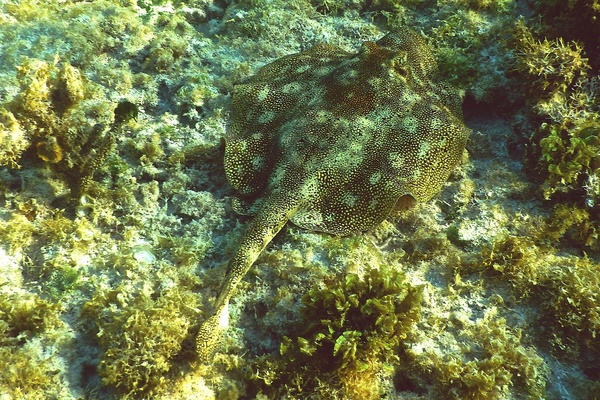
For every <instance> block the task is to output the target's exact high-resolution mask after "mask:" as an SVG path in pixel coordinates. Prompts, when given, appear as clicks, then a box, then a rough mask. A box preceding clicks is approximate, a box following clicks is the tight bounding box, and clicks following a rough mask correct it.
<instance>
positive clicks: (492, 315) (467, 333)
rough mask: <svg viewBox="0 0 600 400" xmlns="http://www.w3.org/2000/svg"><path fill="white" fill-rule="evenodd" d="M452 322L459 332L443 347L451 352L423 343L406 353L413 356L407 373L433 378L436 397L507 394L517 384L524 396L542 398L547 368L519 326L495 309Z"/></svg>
mask: <svg viewBox="0 0 600 400" xmlns="http://www.w3.org/2000/svg"><path fill="white" fill-rule="evenodd" d="M453 323H454V324H456V325H457V326H455V327H456V328H457V329H458V331H459V332H460V333H459V334H458V335H456V338H455V341H454V342H451V343H448V344H447V346H451V348H453V349H454V351H451V352H447V351H439V350H438V349H435V348H428V346H422V345H421V346H413V347H412V348H411V349H410V350H409V351H408V352H407V353H408V354H409V355H410V356H411V357H414V359H413V360H412V362H411V364H412V366H411V368H410V370H409V374H416V376H415V377H414V379H415V380H418V379H423V378H422V377H431V378H433V383H434V385H433V386H434V387H433V393H434V394H435V396H434V397H435V398H444V399H481V400H483V399H499V398H509V397H510V396H509V395H510V394H511V392H513V391H514V392H517V390H516V389H518V393H523V392H524V393H527V395H528V397H527V398H531V399H542V398H544V395H545V393H546V392H545V388H546V382H547V376H548V372H549V371H548V367H547V366H546V364H545V363H544V360H543V359H542V358H541V357H540V356H539V355H538V354H537V353H536V351H535V350H534V349H533V348H532V347H525V346H523V344H522V343H521V331H520V330H517V329H510V328H509V327H508V326H507V325H506V320H505V319H504V318H500V317H498V315H497V310H496V309H495V308H491V309H490V310H489V311H487V312H486V313H485V314H484V315H483V317H481V318H479V319H477V320H476V321H474V322H471V321H456V322H453ZM453 323H450V325H452V324H453ZM442 336H444V334H442Z"/></svg>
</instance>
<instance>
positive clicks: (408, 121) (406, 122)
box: [402, 115, 419, 135]
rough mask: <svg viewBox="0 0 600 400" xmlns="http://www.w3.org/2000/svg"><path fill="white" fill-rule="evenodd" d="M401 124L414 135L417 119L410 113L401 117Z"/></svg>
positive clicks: (416, 128)
mask: <svg viewBox="0 0 600 400" xmlns="http://www.w3.org/2000/svg"><path fill="white" fill-rule="evenodd" d="M402 126H403V127H404V129H406V130H407V131H408V132H410V133H411V134H413V135H414V134H415V133H417V131H418V129H419V121H418V120H417V119H416V118H415V117H413V116H412V115H408V116H406V117H404V118H403V119H402Z"/></svg>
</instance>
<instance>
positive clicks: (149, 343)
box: [82, 285, 197, 395]
mask: <svg viewBox="0 0 600 400" xmlns="http://www.w3.org/2000/svg"><path fill="white" fill-rule="evenodd" d="M196 302H197V300H196V298H195V296H193V295H192V294H191V293H189V292H183V291H178V290H176V289H171V290H167V291H165V292H164V293H158V292H155V291H154V290H153V289H152V288H150V287H149V286H148V285H143V286H142V287H141V288H138V289H131V288H124V287H120V288H117V289H115V290H108V291H103V290H99V291H98V292H97V293H96V295H94V297H93V298H92V299H91V300H90V301H88V302H87V303H86V304H85V305H84V307H83V310H82V315H83V316H84V317H85V318H87V319H89V320H91V321H93V322H94V323H95V325H96V330H95V333H96V336H97V338H98V342H99V347H100V349H101V351H102V354H101V356H100V364H99V366H98V375H99V376H100V377H101V378H102V382H103V383H104V384H106V385H111V386H113V387H116V388H117V389H118V390H120V391H122V392H125V393H127V394H128V395H142V394H144V395H148V394H151V393H157V392H158V391H160V390H161V389H164V388H165V386H164V384H165V383H167V382H168V379H166V376H167V375H168V374H169V373H170V372H171V373H172V372H173V370H174V369H175V365H176V363H175V360H174V359H175V357H176V356H178V355H179V354H180V353H182V349H183V347H184V342H185V339H186V338H187V337H188V329H189V328H190V324H191V322H192V321H194V320H195V319H196V318H197V316H196V315H195V312H194V310H195V307H194V304H195V303H196Z"/></svg>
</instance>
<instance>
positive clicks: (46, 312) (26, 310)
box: [0, 290, 59, 399]
mask: <svg viewBox="0 0 600 400" xmlns="http://www.w3.org/2000/svg"><path fill="white" fill-rule="evenodd" d="M57 311H58V306H57V305H56V304H54V303H52V302H48V301H46V300H43V299H41V298H40V297H39V296H37V295H33V294H29V293H27V294H24V293H19V294H17V293H7V292H6V291H4V290H0V360H2V364H3V367H2V370H1V371H0V392H1V393H3V394H5V395H8V396H9V397H8V398H15V399H17V398H18V399H22V398H43V397H46V396H47V395H48V393H50V392H52V389H53V388H55V387H56V385H57V383H58V382H57V378H58V374H57V373H58V372H59V371H56V368H53V366H52V363H51V362H50V361H49V360H47V359H46V358H45V357H43V356H42V355H41V354H40V353H41V348H40V347H39V346H37V345H35V344H34V342H35V341H36V340H37V339H38V338H39V336H40V335H42V334H43V333H44V332H45V331H47V330H49V329H51V328H53V327H54V326H55V325H57V324H58V319H57V318H56V313H57Z"/></svg>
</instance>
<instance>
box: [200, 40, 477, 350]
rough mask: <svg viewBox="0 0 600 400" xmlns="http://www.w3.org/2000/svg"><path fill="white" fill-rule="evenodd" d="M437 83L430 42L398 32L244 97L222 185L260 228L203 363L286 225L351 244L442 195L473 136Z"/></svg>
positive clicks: (244, 246) (206, 330) (249, 239)
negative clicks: (350, 238)
mask: <svg viewBox="0 0 600 400" xmlns="http://www.w3.org/2000/svg"><path fill="white" fill-rule="evenodd" d="M436 75H437V64H436V62H435V59H434V57H433V54H432V52H431V50H430V49H429V47H428V46H427V44H426V43H425V41H424V39H423V38H422V37H421V36H420V35H418V34H417V33H415V32H413V31H412V30H410V29H401V30H399V31H396V32H393V33H389V34H387V35H385V36H384V37H383V38H381V39H380V40H378V41H377V42H371V41H368V42H364V43H363V44H362V46H361V48H360V50H359V52H358V53H350V52H347V51H344V50H342V49H340V48H338V47H336V46H332V45H328V44H318V45H315V46H314V47H312V48H310V49H308V50H306V51H303V52H300V53H297V54H291V55H288V56H285V57H283V58H280V59H278V60H275V61H274V62H272V63H270V64H267V65H265V66H263V67H262V68H260V69H259V70H258V72H257V73H256V74H255V75H254V76H252V77H250V78H248V79H247V80H246V81H245V82H243V83H241V84H238V85H236V86H235V88H234V91H233V95H232V108H231V123H230V126H229V129H228V133H227V136H226V138H225V158H224V165H225V174H226V177H227V180H228V181H229V183H230V184H231V186H232V187H233V188H234V189H235V190H236V191H237V192H238V194H239V197H238V198H237V200H236V201H235V208H236V210H237V211H241V212H243V213H248V214H253V215H254V217H253V219H252V220H251V221H250V222H249V223H248V224H247V227H246V228H245V233H244V234H243V236H242V238H241V240H240V243H239V245H238V248H237V250H236V252H235V254H234V256H233V258H232V259H231V260H230V261H229V264H228V267H227V271H226V275H225V278H224V282H223V283H222V286H221V288H220V290H219V292H218V295H217V299H216V302H215V303H214V307H213V310H212V312H211V314H209V317H208V319H207V320H206V321H205V322H204V323H203V324H202V325H201V326H200V330H199V333H198V336H197V350H198V354H199V357H200V359H201V360H204V361H209V358H210V356H211V354H212V353H213V351H214V349H215V346H216V345H217V343H218V342H219V338H220V337H221V336H222V334H223V330H224V329H225V327H226V325H227V323H226V320H227V314H228V304H229V300H230V298H231V297H232V296H233V294H234V293H235V289H236V286H237V285H238V283H239V282H240V280H241V279H242V278H243V277H244V275H245V274H246V272H247V271H248V270H249V269H250V267H251V266H252V264H253V263H254V262H255V260H256V259H257V257H258V256H259V254H260V253H261V252H262V250H263V249H264V248H265V246H267V244H268V243H269V242H270V241H271V240H272V238H273V237H274V236H275V235H276V234H277V233H278V232H279V231H280V230H281V229H282V228H283V227H284V226H285V224H286V223H287V222H288V221H291V222H292V223H293V224H295V225H297V226H299V227H302V228H306V229H308V230H311V231H321V232H327V233H330V234H334V235H349V234H354V233H359V232H364V231H366V230H369V229H371V228H373V227H375V226H376V225H377V224H379V223H380V222H382V221H383V220H384V219H385V218H386V217H387V216H388V215H389V214H390V213H391V212H392V211H393V210H395V209H398V208H406V207H407V206H410V205H412V204H414V203H415V202H424V201H427V200H429V199H431V198H432V197H433V196H434V195H435V194H436V193H438V192H439V191H440V189H441V188H442V186H443V185H444V183H445V182H446V180H447V179H448V176H449V175H450V173H451V172H452V170H453V169H454V167H455V166H456V164H457V163H458V161H459V160H460V159H461V157H462V153H463V151H464V148H465V143H466V141H467V138H468V136H469V134H470V130H469V129H468V128H466V127H465V125H464V123H463V120H462V110H461V102H462V101H461V98H460V96H459V94H458V92H457V91H456V90H454V89H453V88H452V87H451V86H449V85H447V84H446V83H444V82H442V81H440V80H438V79H437V76H436Z"/></svg>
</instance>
